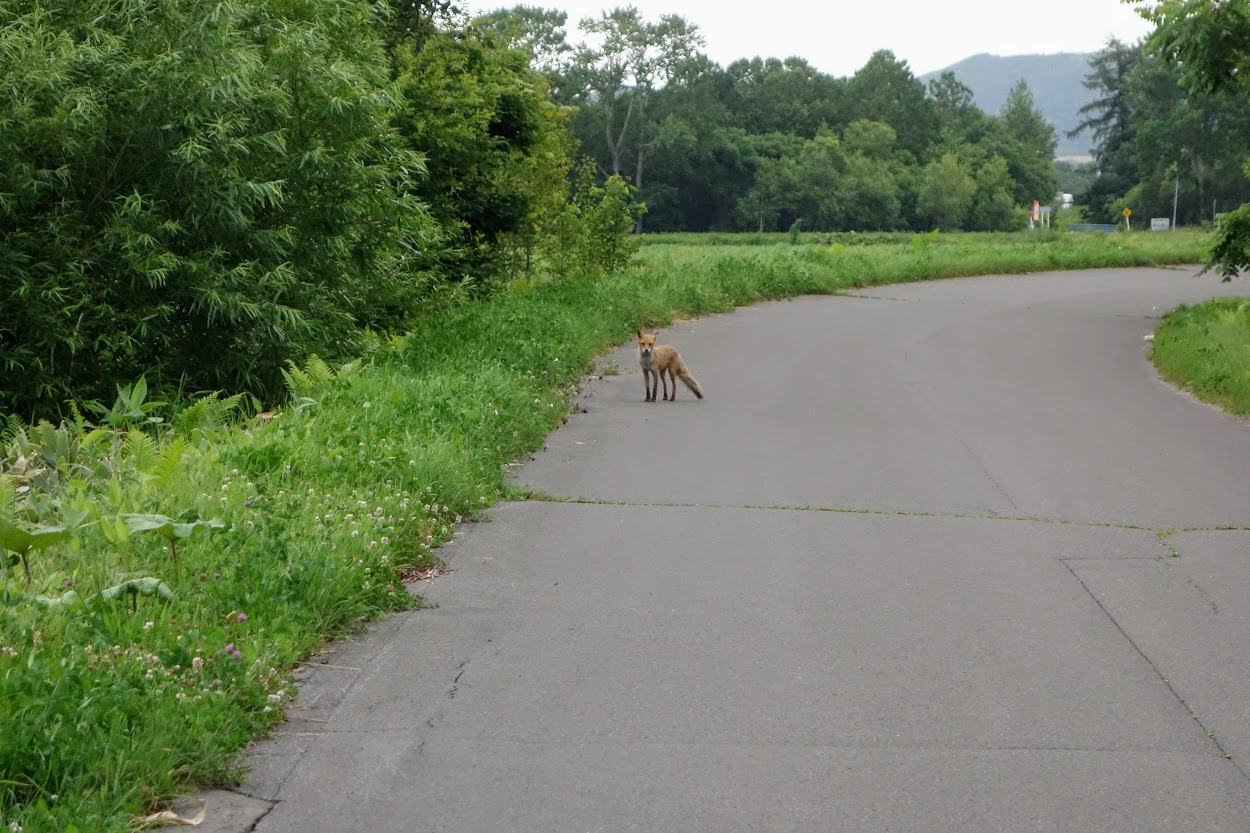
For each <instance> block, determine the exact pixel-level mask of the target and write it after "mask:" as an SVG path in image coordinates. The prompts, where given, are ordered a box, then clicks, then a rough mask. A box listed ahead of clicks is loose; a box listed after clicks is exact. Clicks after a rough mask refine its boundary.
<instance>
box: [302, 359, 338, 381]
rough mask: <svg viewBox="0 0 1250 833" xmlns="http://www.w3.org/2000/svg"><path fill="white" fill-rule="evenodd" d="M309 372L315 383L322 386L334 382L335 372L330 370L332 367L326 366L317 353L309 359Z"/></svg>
mask: <svg viewBox="0 0 1250 833" xmlns="http://www.w3.org/2000/svg"><path fill="white" fill-rule="evenodd" d="M307 371H308V375H309V376H311V377H312V379H313V381H315V382H318V383H320V384H321V385H322V386H324V385H328V384H330V383H331V382H333V381H334V371H333V370H331V369H330V365H328V364H326V363H325V362H324V361H323V360H322V358H321V357H320V356H318V355H317V354H315V353H314V354H313V355H311V356H309V357H308V364H307Z"/></svg>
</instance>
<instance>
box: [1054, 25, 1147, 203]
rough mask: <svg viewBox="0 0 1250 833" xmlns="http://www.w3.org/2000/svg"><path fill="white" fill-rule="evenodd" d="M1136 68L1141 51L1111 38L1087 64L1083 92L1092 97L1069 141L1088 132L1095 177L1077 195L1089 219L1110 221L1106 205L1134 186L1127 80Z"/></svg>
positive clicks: (1081, 113)
mask: <svg viewBox="0 0 1250 833" xmlns="http://www.w3.org/2000/svg"><path fill="white" fill-rule="evenodd" d="M1140 62H1141V47H1140V46H1130V45H1128V44H1126V43H1124V42H1122V41H1120V40H1117V39H1116V38H1111V39H1110V40H1109V41H1107V45H1106V47H1104V48H1103V49H1102V50H1100V51H1099V52H1097V53H1095V54H1094V57H1093V58H1091V59H1090V62H1089V65H1090V73H1089V75H1087V76H1086V77H1085V82H1084V85H1085V88H1086V89H1087V90H1091V91H1092V92H1094V94H1095V95H1097V96H1098V97H1097V98H1095V99H1094V100H1093V101H1091V102H1090V103H1089V104H1086V105H1085V106H1084V107H1082V108H1081V109H1080V111H1079V112H1080V115H1081V116H1083V118H1082V120H1081V123H1080V124H1078V125H1077V126H1076V128H1075V129H1073V130H1072V131H1071V132H1069V133H1068V135H1069V136H1075V135H1077V134H1078V133H1080V132H1082V131H1084V130H1087V129H1088V130H1090V131H1091V132H1092V134H1093V138H1094V148H1093V150H1094V168H1095V170H1097V172H1098V176H1097V178H1096V179H1094V181H1093V183H1092V184H1091V186H1090V188H1089V189H1088V190H1087V191H1086V192H1085V193H1083V194H1078V195H1077V201H1078V202H1081V203H1083V204H1085V205H1086V206H1088V208H1089V211H1090V213H1091V215H1092V216H1093V217H1094V218H1096V219H1100V220H1105V221H1112V220H1114V219H1115V218H1114V217H1113V216H1112V212H1111V203H1112V201H1114V200H1115V199H1116V198H1117V197H1118V196H1119V195H1122V194H1124V193H1125V192H1126V191H1128V189H1129V188H1131V187H1132V186H1133V185H1134V184H1135V181H1136V178H1135V176H1134V174H1133V164H1132V159H1131V152H1132V142H1133V123H1132V106H1131V100H1130V98H1129V90H1128V79H1129V76H1130V75H1131V74H1132V72H1133V70H1134V69H1135V68H1136V67H1137V65H1138V64H1139V63H1140Z"/></svg>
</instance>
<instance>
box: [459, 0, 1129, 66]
mask: <svg viewBox="0 0 1250 833" xmlns="http://www.w3.org/2000/svg"><path fill="white" fill-rule="evenodd" d="M467 5H468V6H469V7H470V10H471V11H474V12H486V11H491V10H493V9H497V8H510V7H512V6H515V5H527V6H538V7H541V8H545V9H559V10H560V11H564V12H568V15H569V29H568V34H569V40H570V41H571V42H574V43H576V42H577V41H579V40H581V35H580V33H579V32H577V31H576V29H575V27H576V23H577V21H578V20H580V19H582V18H584V17H598V16H599V15H600V14H602V13H603V12H604V11H606V10H608V9H610V8H614V7H616V6H628V5H633V6H636V7H637V8H638V9H639V10H640V11H641V12H642V14H643V16H644V17H645V18H646V19H647V20H657V19H658V18H659V17H660V16H661V15H663V14H679V15H681V16H682V17H684V18H686V19H687V20H688V21H690V22H692V23H694V24H695V25H696V26H698V27H699V31H700V32H701V33H702V34H703V38H704V40H705V41H706V44H707V45H706V47H705V51H706V52H707V54H708V56H709V57H710V58H711V59H712V60H713V61H715V62H716V63H718V64H720V65H721V66H727V65H728V64H730V63H732V62H733V61H735V60H737V59H739V58H752V57H755V56H757V55H758V56H760V57H763V58H786V57H789V56H791V55H797V56H799V57H802V58H806V59H807V60H808V61H809V62H810V63H811V64H812V65H813V66H815V67H816V68H817V69H819V70H822V71H824V72H827V73H829V74H831V75H835V76H846V75H853V74H854V73H855V71H856V70H858V69H859V68H860V67H862V66H863V65H864V64H865V63H867V61H868V59H869V57H871V56H872V53H873V52H876V51H877V50H878V49H889V50H891V51H892V52H893V53H894V54H895V56H896V57H898V58H900V59H902V60H905V61H907V63H908V65H909V66H910V67H911V70H912V72H913V73H914V74H916V75H924V74H925V73H928V72H932V71H934V70H938V69H944V68H946V67H948V66H950V65H951V64H953V63H956V62H957V61H961V60H963V59H964V58H967V57H969V56H971V55H976V54H978V53H981V52H988V53H990V54H993V55H1034V54H1048V53H1054V52H1095V51H1097V50H1099V49H1101V48H1102V47H1103V46H1105V45H1106V43H1107V39H1108V38H1110V37H1112V36H1115V37H1118V38H1119V39H1120V40H1122V41H1125V42H1130V43H1131V42H1134V41H1136V40H1137V39H1138V38H1140V37H1142V36H1144V35H1146V34H1147V33H1148V32H1149V31H1150V26H1149V24H1147V23H1146V22H1145V21H1144V20H1142V19H1141V18H1140V17H1138V15H1137V13H1136V11H1135V10H1134V8H1133V7H1132V6H1127V5H1124V4H1123V3H1121V2H1120V0H1035V1H1034V2H1021V1H1020V0H1014V1H1013V0H1006V1H1004V0H855V1H854V2H851V0H824V2H821V0H772V2H760V1H759V0H751V1H750V2H748V0H682V2H672V0H668V2H665V0H634V2H632V3H630V2H603V1H602V0H546V1H545V2H544V0H504V1H503V2H494V3H490V2H483V0H470V2H469V3H467Z"/></svg>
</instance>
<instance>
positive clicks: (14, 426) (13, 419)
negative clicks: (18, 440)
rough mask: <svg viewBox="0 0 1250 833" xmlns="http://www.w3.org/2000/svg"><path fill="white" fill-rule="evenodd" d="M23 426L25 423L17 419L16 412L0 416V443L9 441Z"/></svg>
mask: <svg viewBox="0 0 1250 833" xmlns="http://www.w3.org/2000/svg"><path fill="white" fill-rule="evenodd" d="M24 426H25V423H23V422H22V421H21V420H20V419H18V417H17V414H5V415H4V416H3V417H0V443H5V444H7V443H8V442H10V441H11V440H12V439H13V438H14V437H16V436H17V434H18V432H19V431H21V430H22V428H23V427H24Z"/></svg>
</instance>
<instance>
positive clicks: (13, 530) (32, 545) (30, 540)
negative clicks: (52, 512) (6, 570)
mask: <svg viewBox="0 0 1250 833" xmlns="http://www.w3.org/2000/svg"><path fill="white" fill-rule="evenodd" d="M67 537H69V530H67V529H66V528H65V527H63V526H35V527H31V528H30V529H23V528H22V527H20V526H17V525H16V524H14V523H13V522H11V521H8V520H4V519H0V547H3V548H4V549H6V550H9V551H11V552H18V553H22V552H29V551H31V550H42V549H46V548H48V547H50V546H52V545H53V544H55V543H56V542H58V541H62V540H64V539H65V538H67Z"/></svg>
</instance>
